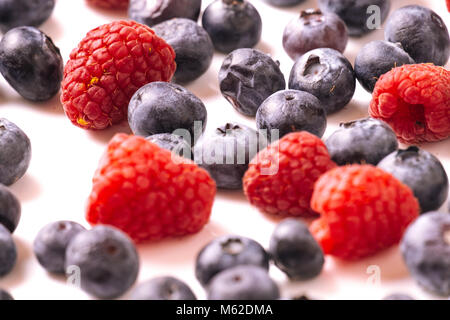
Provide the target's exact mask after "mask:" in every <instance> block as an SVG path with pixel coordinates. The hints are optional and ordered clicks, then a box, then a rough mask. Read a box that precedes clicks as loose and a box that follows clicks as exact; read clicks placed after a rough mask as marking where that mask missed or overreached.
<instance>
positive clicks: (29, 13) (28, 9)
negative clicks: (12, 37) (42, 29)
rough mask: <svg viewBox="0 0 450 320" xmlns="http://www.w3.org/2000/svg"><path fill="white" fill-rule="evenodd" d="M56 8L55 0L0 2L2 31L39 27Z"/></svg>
mask: <svg viewBox="0 0 450 320" xmlns="http://www.w3.org/2000/svg"><path fill="white" fill-rule="evenodd" d="M54 7H55V0H32V1H30V0H0V31H1V32H3V33H5V32H7V31H8V30H10V29H12V28H15V27H20V26H34V27H38V26H40V25H41V24H42V23H44V22H45V21H46V20H47V19H48V18H49V17H50V15H51V14H52V12H53V8H54Z"/></svg>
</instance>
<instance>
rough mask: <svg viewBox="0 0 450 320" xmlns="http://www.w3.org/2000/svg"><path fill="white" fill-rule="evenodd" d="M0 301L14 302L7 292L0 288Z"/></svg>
mask: <svg viewBox="0 0 450 320" xmlns="http://www.w3.org/2000/svg"><path fill="white" fill-rule="evenodd" d="M2 300H3V301H5V300H14V298H13V297H12V295H11V294H10V293H9V292H8V291H6V290H4V289H1V288H0V301H2Z"/></svg>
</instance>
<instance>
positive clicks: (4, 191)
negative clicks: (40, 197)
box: [0, 184, 21, 233]
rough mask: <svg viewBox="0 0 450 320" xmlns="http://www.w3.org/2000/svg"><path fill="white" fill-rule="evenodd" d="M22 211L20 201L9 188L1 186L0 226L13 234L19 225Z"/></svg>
mask: <svg viewBox="0 0 450 320" xmlns="http://www.w3.org/2000/svg"><path fill="white" fill-rule="evenodd" d="M20 211H21V207H20V202H19V200H17V198H16V196H15V195H14V194H13V193H12V192H11V191H10V190H9V189H8V188H7V187H5V186H3V185H2V184H0V224H2V225H3V226H4V227H5V228H6V229H8V230H9V232H11V233H13V232H14V230H16V228H17V225H18V224H19V220H20Z"/></svg>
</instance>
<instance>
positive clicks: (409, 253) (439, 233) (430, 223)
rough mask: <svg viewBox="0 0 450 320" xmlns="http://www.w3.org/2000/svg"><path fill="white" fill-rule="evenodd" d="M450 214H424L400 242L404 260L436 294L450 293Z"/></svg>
mask: <svg viewBox="0 0 450 320" xmlns="http://www.w3.org/2000/svg"><path fill="white" fill-rule="evenodd" d="M449 234H450V215H449V214H446V213H440V212H432V213H428V214H424V215H421V216H420V217H419V218H418V219H417V220H416V221H415V222H414V223H413V224H411V226H410V227H409V228H408V229H407V230H406V232H405V235H404V237H403V239H402V243H401V245H400V250H401V252H402V254H403V259H404V261H405V263H406V266H407V267H408V270H409V272H410V273H411V275H412V277H413V278H414V279H415V280H416V281H417V283H418V284H419V285H420V286H422V287H423V288H425V289H426V290H429V291H431V292H433V293H435V294H438V295H441V296H444V297H445V296H449V295H450V237H449Z"/></svg>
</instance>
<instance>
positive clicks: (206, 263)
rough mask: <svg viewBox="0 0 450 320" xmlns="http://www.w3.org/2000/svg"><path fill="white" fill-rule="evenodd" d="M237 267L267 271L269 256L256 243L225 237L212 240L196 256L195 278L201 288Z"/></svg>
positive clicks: (244, 239)
mask: <svg viewBox="0 0 450 320" xmlns="http://www.w3.org/2000/svg"><path fill="white" fill-rule="evenodd" d="M238 265H253V266H258V267H259V268H262V269H265V270H268V269H269V256H268V254H267V252H266V251H265V250H264V248H263V247H262V246H261V245H260V244H259V243H258V242H256V241H254V240H252V239H249V238H245V237H241V236H233V235H227V236H222V237H219V238H216V239H214V240H213V241H211V242H210V243H208V244H207V245H206V246H205V247H203V249H202V250H201V251H200V252H199V254H198V255H197V259H196V262H195V276H196V277H197V279H198V281H200V283H201V284H202V285H203V286H206V285H208V283H209V282H210V281H211V279H212V278H213V277H214V276H215V275H217V274H218V273H220V272H221V271H224V270H226V269H230V268H233V267H235V266H238Z"/></svg>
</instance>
